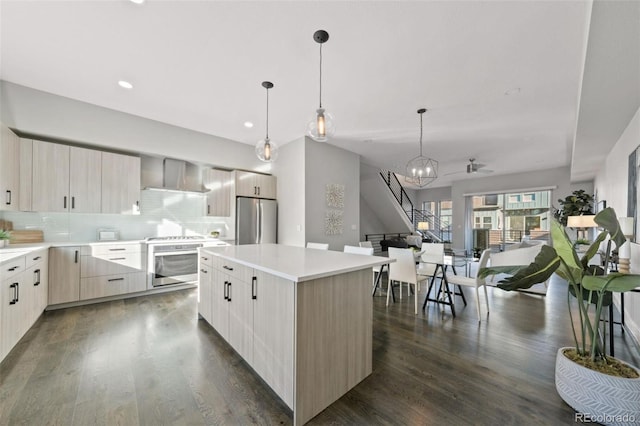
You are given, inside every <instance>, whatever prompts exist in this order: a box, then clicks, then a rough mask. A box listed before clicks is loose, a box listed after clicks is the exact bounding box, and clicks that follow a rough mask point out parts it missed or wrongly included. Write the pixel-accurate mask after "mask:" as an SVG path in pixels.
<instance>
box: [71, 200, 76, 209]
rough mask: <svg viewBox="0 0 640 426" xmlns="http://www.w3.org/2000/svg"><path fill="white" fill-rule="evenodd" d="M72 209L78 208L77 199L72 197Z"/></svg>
mask: <svg viewBox="0 0 640 426" xmlns="http://www.w3.org/2000/svg"><path fill="white" fill-rule="evenodd" d="M71 208H72V209H75V208H76V197H71Z"/></svg>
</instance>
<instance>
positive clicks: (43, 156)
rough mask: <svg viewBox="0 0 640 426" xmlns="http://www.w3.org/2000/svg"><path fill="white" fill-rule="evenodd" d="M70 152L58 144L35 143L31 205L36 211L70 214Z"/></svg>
mask: <svg viewBox="0 0 640 426" xmlns="http://www.w3.org/2000/svg"><path fill="white" fill-rule="evenodd" d="M69 148H70V147H68V146H66V145H60V144H57V143H50V142H43V141H33V179H32V182H33V190H32V196H31V204H32V208H33V210H34V211H38V212H66V211H68V210H69V205H70V201H71V200H69Z"/></svg>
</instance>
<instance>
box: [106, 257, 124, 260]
mask: <svg viewBox="0 0 640 426" xmlns="http://www.w3.org/2000/svg"><path fill="white" fill-rule="evenodd" d="M126 259H127V258H126V257H112V258H111V259H109V260H126Z"/></svg>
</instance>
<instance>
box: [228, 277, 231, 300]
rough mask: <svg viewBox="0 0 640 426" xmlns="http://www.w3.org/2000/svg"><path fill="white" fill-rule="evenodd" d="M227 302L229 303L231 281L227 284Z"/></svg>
mask: <svg viewBox="0 0 640 426" xmlns="http://www.w3.org/2000/svg"><path fill="white" fill-rule="evenodd" d="M227 300H228V301H229V302H231V281H229V283H228V284H227Z"/></svg>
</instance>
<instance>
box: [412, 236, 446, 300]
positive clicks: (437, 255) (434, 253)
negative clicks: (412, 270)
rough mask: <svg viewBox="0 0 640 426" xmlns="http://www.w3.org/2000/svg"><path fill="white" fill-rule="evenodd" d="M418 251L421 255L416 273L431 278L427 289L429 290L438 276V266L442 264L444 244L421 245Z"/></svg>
mask: <svg viewBox="0 0 640 426" xmlns="http://www.w3.org/2000/svg"><path fill="white" fill-rule="evenodd" d="M420 251H421V253H422V255H421V256H420V264H419V265H418V273H419V274H422V275H427V276H429V277H431V283H430V284H429V289H431V287H432V286H433V282H434V281H435V279H436V277H437V274H438V265H442V264H443V262H444V244H442V243H422V247H421V250H420ZM441 272H442V271H441Z"/></svg>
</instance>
